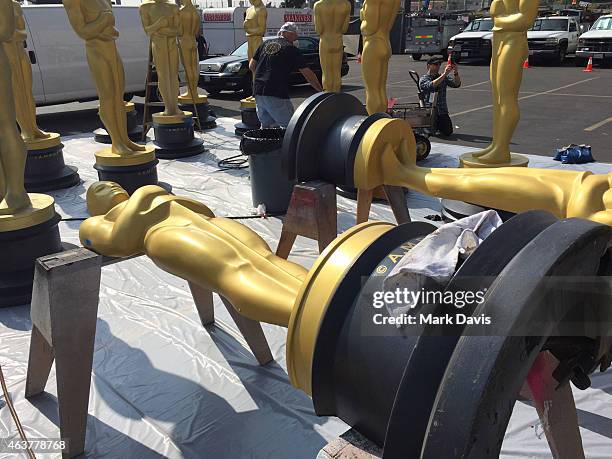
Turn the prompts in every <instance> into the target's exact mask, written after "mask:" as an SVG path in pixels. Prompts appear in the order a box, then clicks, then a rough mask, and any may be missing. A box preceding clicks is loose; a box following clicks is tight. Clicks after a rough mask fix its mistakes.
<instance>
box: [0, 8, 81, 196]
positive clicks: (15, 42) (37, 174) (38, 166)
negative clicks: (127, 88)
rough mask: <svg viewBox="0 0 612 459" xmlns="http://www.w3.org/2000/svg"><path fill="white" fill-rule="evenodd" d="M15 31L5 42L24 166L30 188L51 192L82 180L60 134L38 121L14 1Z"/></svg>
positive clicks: (22, 25) (20, 18) (23, 28)
mask: <svg viewBox="0 0 612 459" xmlns="http://www.w3.org/2000/svg"><path fill="white" fill-rule="evenodd" d="M13 11H14V13H15V33H14V34H13V36H12V37H11V39H10V40H9V41H7V42H5V43H3V45H2V46H3V48H4V51H5V52H6V55H7V57H8V60H9V63H10V67H11V73H12V75H13V76H12V85H13V94H14V96H15V111H16V114H17V123H18V124H19V128H20V130H21V137H22V138H23V141H24V142H25V144H26V148H27V150H28V156H27V160H26V167H25V188H26V190H27V191H50V190H57V189H59V188H68V187H71V186H73V185H76V184H77V183H79V174H77V172H76V168H75V167H70V166H66V164H65V163H64V155H63V154H62V148H63V145H62V144H61V142H60V136H59V134H56V133H54V132H52V133H48V132H43V131H41V130H40V129H39V128H38V125H37V123H36V103H35V102H34V96H33V94H32V67H31V64H30V57H29V56H28V53H27V48H26V43H25V42H26V39H27V32H26V22H25V18H24V17H23V10H22V9H21V5H20V4H19V3H18V2H16V1H13Z"/></svg>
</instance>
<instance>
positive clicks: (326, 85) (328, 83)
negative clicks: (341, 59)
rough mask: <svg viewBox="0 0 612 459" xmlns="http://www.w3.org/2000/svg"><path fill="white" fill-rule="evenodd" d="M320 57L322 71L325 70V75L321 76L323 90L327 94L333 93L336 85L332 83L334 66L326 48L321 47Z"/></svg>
mask: <svg viewBox="0 0 612 459" xmlns="http://www.w3.org/2000/svg"><path fill="white" fill-rule="evenodd" d="M319 56H320V60H321V70H323V75H322V76H321V84H322V85H323V90H324V91H325V92H333V91H334V85H333V83H332V81H333V80H332V77H333V71H334V69H333V65H332V64H331V59H329V53H328V51H327V49H325V47H323V46H321V47H320V48H319Z"/></svg>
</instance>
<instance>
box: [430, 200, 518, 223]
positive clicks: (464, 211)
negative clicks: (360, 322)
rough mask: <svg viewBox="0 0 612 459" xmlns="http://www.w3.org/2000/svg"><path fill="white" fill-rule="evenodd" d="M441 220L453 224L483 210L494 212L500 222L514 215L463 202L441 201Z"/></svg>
mask: <svg viewBox="0 0 612 459" xmlns="http://www.w3.org/2000/svg"><path fill="white" fill-rule="evenodd" d="M441 204H442V218H443V219H444V221H445V222H447V223H449V222H454V221H457V220H461V219H462V218H465V217H469V216H470V215H475V214H478V213H480V212H484V211H485V210H495V211H496V212H497V213H498V215H499V217H500V218H501V219H502V221H504V222H505V221H507V220H509V219H510V218H512V217H514V216H515V215H516V214H514V213H512V212H507V211H505V210H499V209H491V208H490V207H484V206H478V205H476V204H470V203H467V202H463V201H455V200H454V199H442V201H441Z"/></svg>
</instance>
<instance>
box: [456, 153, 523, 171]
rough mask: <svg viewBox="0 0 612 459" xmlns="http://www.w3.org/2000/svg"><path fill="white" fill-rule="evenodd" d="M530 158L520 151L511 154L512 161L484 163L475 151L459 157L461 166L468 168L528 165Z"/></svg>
mask: <svg viewBox="0 0 612 459" xmlns="http://www.w3.org/2000/svg"><path fill="white" fill-rule="evenodd" d="M528 165H529V158H528V157H527V156H524V155H519V154H518V153H511V154H510V161H509V162H507V163H495V164H491V163H484V162H482V161H481V160H480V158H478V157H474V154H473V153H465V154H463V155H461V156H460V157H459V167H466V168H497V167H527V166H528Z"/></svg>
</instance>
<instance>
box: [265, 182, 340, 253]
mask: <svg viewBox="0 0 612 459" xmlns="http://www.w3.org/2000/svg"><path fill="white" fill-rule="evenodd" d="M336 212H337V205H336V187H335V186H334V185H332V184H331V183H326V182H304V183H299V184H297V185H295V186H294V187H293V194H292V195H291V201H290V202H289V208H288V209H287V214H286V215H285V219H284V221H283V230H282V232H281V236H280V240H279V241H278V247H277V249H276V255H278V256H279V257H281V258H285V259H286V258H287V257H288V256H289V252H291V247H293V243H294V242H295V238H296V237H297V236H304V237H307V238H310V239H314V240H316V241H317V242H318V243H319V252H322V251H323V249H325V247H327V245H328V244H329V243H330V242H331V241H333V240H334V239H335V238H336V236H337V235H338V217H337V215H336Z"/></svg>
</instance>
